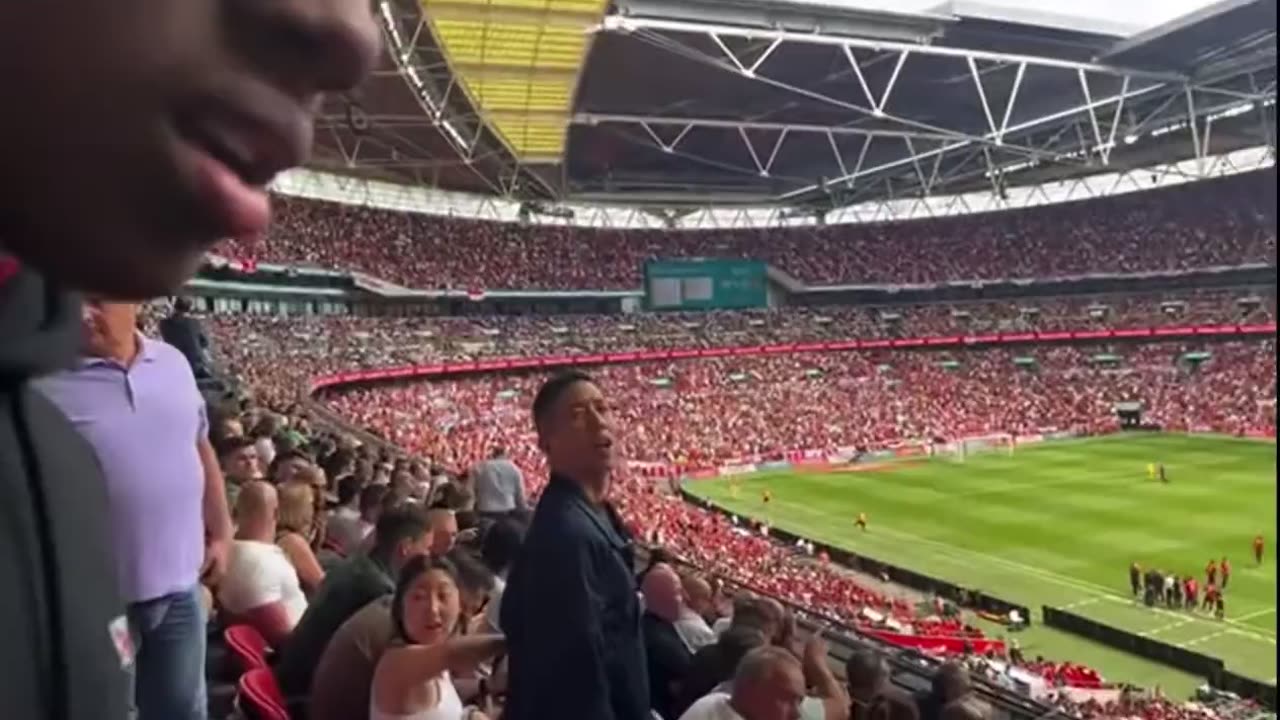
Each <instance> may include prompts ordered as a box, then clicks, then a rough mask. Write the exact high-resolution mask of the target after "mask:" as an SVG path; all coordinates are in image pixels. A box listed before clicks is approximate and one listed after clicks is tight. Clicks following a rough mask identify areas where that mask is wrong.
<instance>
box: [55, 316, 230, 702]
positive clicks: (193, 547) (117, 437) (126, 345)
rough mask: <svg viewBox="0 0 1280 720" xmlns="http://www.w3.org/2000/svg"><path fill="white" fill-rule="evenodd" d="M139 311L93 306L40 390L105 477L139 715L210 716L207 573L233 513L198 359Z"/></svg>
mask: <svg viewBox="0 0 1280 720" xmlns="http://www.w3.org/2000/svg"><path fill="white" fill-rule="evenodd" d="M137 314H138V306H137V305H134V304H131V303H114V302H99V301H93V300H89V301H86V303H85V307H84V325H85V352H84V357H82V358H81V360H80V362H79V365H78V366H77V367H76V368H75V369H73V370H68V371H65V372H61V373H58V374H55V375H51V376H49V377H46V378H43V379H42V380H40V381H38V383H37V386H38V387H39V388H40V390H41V391H43V392H44V393H45V395H47V396H48V397H49V399H50V400H52V401H53V402H54V404H56V405H57V406H58V407H59V408H60V409H61V410H62V411H63V412H64V413H65V414H66V416H67V418H68V419H70V420H71V422H72V424H74V425H75V427H76V429H77V430H79V431H80V433H81V434H82V435H83V436H84V437H85V439H86V440H88V441H89V444H90V445H92V446H93V449H94V451H95V453H96V454H97V456H98V462H99V463H100V464H101V465H102V470H103V475H104V476H105V478H106V486H107V497H108V505H109V507H107V508H105V510H104V511H105V512H109V513H110V519H111V525H112V529H113V536H114V540H115V554H116V562H117V565H118V573H119V578H120V589H121V593H122V595H123V596H124V599H125V601H126V602H127V603H128V604H129V605H128V613H127V615H128V619H129V630H130V632H131V634H132V636H133V641H134V643H135V648H136V652H137V655H136V662H135V669H134V705H135V707H136V708H137V712H138V718H139V720H204V718H205V717H206V714H207V709H206V705H207V702H206V698H205V682H204V675H205V616H204V610H203V608H202V606H201V594H200V580H201V578H202V576H203V577H204V578H205V579H206V580H208V581H210V584H214V583H216V580H217V578H218V577H219V576H220V575H221V574H222V572H223V570H224V569H225V567H226V562H227V553H228V549H229V547H230V539H231V519H230V517H229V514H228V512H227V504H226V492H225V490H224V488H223V478H222V474H221V472H220V471H219V469H218V462H217V457H216V454H215V453H214V451H213V448H212V447H211V446H210V444H209V440H208V420H207V418H206V416H205V406H204V400H203V399H202V398H201V397H200V392H199V390H198V389H197V388H196V383H195V378H194V377H193V376H192V374H191V366H190V365H189V364H188V363H187V361H186V359H185V358H184V357H183V356H182V354H181V353H180V352H178V350H176V349H175V348H173V347H172V346H170V345H167V344H165V343H163V342H159V341H156V340H152V339H150V338H146V337H143V336H142V335H141V334H140V333H138V332H137V330H136V329H135V328H136V322H137ZM86 591H87V592H92V589H91V588H90V589H87V590H86Z"/></svg>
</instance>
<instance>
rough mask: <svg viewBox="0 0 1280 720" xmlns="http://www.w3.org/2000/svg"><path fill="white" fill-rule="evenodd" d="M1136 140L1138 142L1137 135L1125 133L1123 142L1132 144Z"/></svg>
mask: <svg viewBox="0 0 1280 720" xmlns="http://www.w3.org/2000/svg"><path fill="white" fill-rule="evenodd" d="M1136 142H1138V136H1137V135H1125V136H1124V144H1125V145H1132V144H1134V143H1136Z"/></svg>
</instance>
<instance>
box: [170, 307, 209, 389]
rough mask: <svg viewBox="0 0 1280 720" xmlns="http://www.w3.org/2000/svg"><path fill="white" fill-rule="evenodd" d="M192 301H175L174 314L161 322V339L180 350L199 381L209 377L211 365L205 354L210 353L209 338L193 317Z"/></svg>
mask: <svg viewBox="0 0 1280 720" xmlns="http://www.w3.org/2000/svg"><path fill="white" fill-rule="evenodd" d="M190 312H191V301H190V300H188V299H186V298H181V297H180V298H178V299H177V300H174V301H173V314H172V315H170V316H169V317H167V318H165V319H163V320H161V321H160V337H161V339H163V340H164V341H165V342H167V343H169V344H170V345H172V346H174V347H176V348H178V352H180V353H182V356H183V357H185V358H186V359H187V363H189V364H190V365H191V372H192V374H194V375H195V376H196V379H197V380H200V379H202V378H207V377H209V363H208V361H207V359H206V357H205V354H206V353H207V352H208V351H209V338H207V337H205V334H204V329H203V328H201V327H200V321H199V320H197V319H195V318H193V317H191V316H190V315H189V314H188V313H190Z"/></svg>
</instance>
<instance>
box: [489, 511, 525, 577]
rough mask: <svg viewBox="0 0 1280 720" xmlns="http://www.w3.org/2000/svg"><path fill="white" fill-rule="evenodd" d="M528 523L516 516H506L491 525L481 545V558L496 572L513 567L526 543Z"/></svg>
mask: <svg viewBox="0 0 1280 720" xmlns="http://www.w3.org/2000/svg"><path fill="white" fill-rule="evenodd" d="M525 530H526V525H525V524H524V523H522V522H520V521H519V520H516V519H515V518H510V517H504V518H502V519H501V520H499V521H497V522H495V523H494V524H493V525H490V526H489V529H488V530H486V531H485V533H484V540H483V541H482V543H481V545H480V559H481V560H483V561H484V564H485V565H488V566H489V569H490V570H492V571H494V572H495V573H501V572H503V571H505V570H507V569H508V568H510V567H511V564H512V563H514V562H515V561H516V554H517V553H519V552H520V545H521V544H523V543H524V533H525Z"/></svg>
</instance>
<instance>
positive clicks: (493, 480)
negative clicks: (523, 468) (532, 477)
mask: <svg viewBox="0 0 1280 720" xmlns="http://www.w3.org/2000/svg"><path fill="white" fill-rule="evenodd" d="M471 480H472V487H473V488H474V489H475V494H476V512H484V513H500V512H511V511H512V510H524V509H525V508H527V507H528V506H527V505H526V504H525V499H524V476H523V475H522V474H520V468H518V467H516V466H515V463H513V462H511V461H510V460H508V459H506V458H502V457H499V458H493V459H491V460H485V461H484V462H482V463H478V464H477V465H476V466H475V467H474V468H472V469H471Z"/></svg>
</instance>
